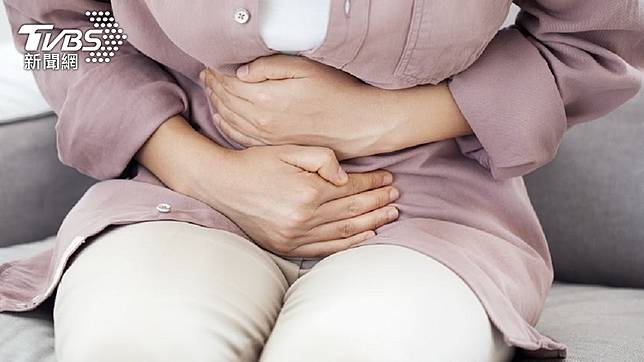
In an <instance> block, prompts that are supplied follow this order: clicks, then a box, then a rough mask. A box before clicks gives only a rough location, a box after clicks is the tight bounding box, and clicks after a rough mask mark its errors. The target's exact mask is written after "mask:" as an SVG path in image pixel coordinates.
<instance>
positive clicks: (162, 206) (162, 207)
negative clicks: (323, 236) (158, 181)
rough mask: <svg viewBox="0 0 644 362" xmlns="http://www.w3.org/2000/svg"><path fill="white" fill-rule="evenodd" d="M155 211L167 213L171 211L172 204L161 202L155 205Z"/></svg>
mask: <svg viewBox="0 0 644 362" xmlns="http://www.w3.org/2000/svg"><path fill="white" fill-rule="evenodd" d="M157 211H158V212H160V213H162V214H167V213H169V212H170V211H172V206H170V204H165V203H161V204H159V205H157Z"/></svg>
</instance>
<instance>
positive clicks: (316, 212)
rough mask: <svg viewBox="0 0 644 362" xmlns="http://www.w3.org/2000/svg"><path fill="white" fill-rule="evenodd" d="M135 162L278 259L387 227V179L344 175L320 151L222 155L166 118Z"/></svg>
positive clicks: (393, 195) (268, 149) (346, 243)
mask: <svg viewBox="0 0 644 362" xmlns="http://www.w3.org/2000/svg"><path fill="white" fill-rule="evenodd" d="M137 160H138V161H139V162H140V163H141V164H143V165H144V166H145V167H146V168H147V169H148V170H150V171H151V172H152V173H154V174H155V175H156V176H157V177H158V178H159V179H160V180H161V181H163V183H165V184H166V185H167V186H168V187H170V188H171V189H173V190H175V191H177V192H180V193H183V194H185V195H188V196H191V197H193V198H195V199H198V200H201V201H202V202H204V203H206V204H208V205H210V206H211V207H212V208H214V209H216V210H218V211H220V212H222V213H223V214H225V215H226V216H228V217H229V218H230V219H231V220H233V221H234V222H235V223H236V224H237V225H238V226H239V227H241V228H242V230H244V231H245V232H246V233H247V234H248V235H249V236H250V237H251V238H253V239H254V240H255V242H257V244H259V245H261V246H263V247H264V248H266V249H268V250H270V251H272V252H275V253H276V254H280V255H286V256H300V257H320V256H324V255H329V254H333V253H335V252H338V251H341V250H344V249H346V248H348V247H350V246H351V245H353V244H355V243H358V242H361V241H363V240H365V239H367V238H369V237H371V236H373V235H374V232H373V230H375V229H376V228H378V227H380V226H382V225H384V224H387V223H389V222H391V221H394V220H395V219H396V218H397V215H398V213H397V210H396V208H395V207H393V206H390V205H389V204H390V203H392V202H393V201H395V200H396V199H397V198H398V190H396V189H395V188H394V187H392V186H391V183H392V177H393V176H392V175H391V174H390V173H389V172H386V171H374V172H368V173H361V174H349V175H347V174H346V173H345V172H344V171H343V170H342V169H341V168H340V165H339V164H338V161H337V159H336V158H335V155H334V154H333V152H332V151H331V150H329V149H325V148H321V147H304V146H262V147H252V148H249V149H246V150H243V151H233V150H228V149H224V148H223V147H220V146H218V145H217V144H215V143H213V142H212V141H211V140H210V139H208V138H206V137H205V136H203V135H201V134H199V133H198V132H196V131H195V130H194V129H193V128H192V127H191V126H190V125H189V124H188V122H186V120H185V119H183V118H182V117H180V116H177V117H173V118H171V119H169V120H168V121H166V122H165V123H163V124H162V125H161V127H159V128H158V129H157V131H156V132H155V133H154V134H153V135H152V137H150V139H148V141H147V142H146V143H145V145H144V146H143V147H142V148H141V150H140V152H139V153H138V154H137Z"/></svg>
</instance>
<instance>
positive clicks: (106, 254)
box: [54, 221, 288, 362]
mask: <svg viewBox="0 0 644 362" xmlns="http://www.w3.org/2000/svg"><path fill="white" fill-rule="evenodd" d="M287 288H288V282H287V281H286V279H285V277H284V275H283V273H282V272H281V271H280V269H279V268H278V266H277V265H276V264H275V263H274V261H273V259H271V258H270V257H269V256H268V255H267V253H265V252H264V251H263V250H262V249H261V248H259V247H258V246H256V245H255V244H253V243H252V242H250V241H248V240H245V239H243V238H241V237H239V236H237V235H234V234H231V233H228V232H225V231H220V230H215V229H208V228H203V227H200V226H197V225H193V224H188V223H182V222H174V221H163V222H147V223H140V224H132V225H127V226H122V227H116V228H114V229H112V230H109V231H107V232H104V233H102V234H100V235H99V236H98V237H97V238H95V239H94V240H91V241H90V242H89V244H88V245H87V246H86V247H85V248H83V249H82V250H81V251H80V252H79V253H78V254H77V255H76V256H75V259H74V261H73V262H72V263H71V265H70V266H69V268H68V269H67V270H66V271H65V273H64V275H63V278H62V280H61V283H60V285H59V287H58V291H57V296H56V301H55V308H54V328H55V332H56V352H57V356H58V360H59V361H61V362H66V361H101V360H105V361H124V362H125V361H141V360H150V361H179V360H190V361H212V360H242V361H246V360H247V361H252V360H256V358H257V356H258V354H259V352H260V351H261V347H262V346H263V344H264V342H265V340H266V338H267V337H268V335H269V334H270V331H271V329H272V326H273V323H274V321H275V318H276V317H277V315H278V313H279V310H280V307H281V304H282V297H283V294H284V292H285V291H286V289H287Z"/></svg>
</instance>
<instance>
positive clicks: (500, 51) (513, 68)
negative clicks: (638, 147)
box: [448, 0, 644, 179]
mask: <svg viewBox="0 0 644 362" xmlns="http://www.w3.org/2000/svg"><path fill="white" fill-rule="evenodd" d="M515 3H516V4H517V5H518V6H519V7H520V8H521V12H520V13H519V15H518V17H517V20H516V23H515V24H514V25H512V26H510V27H507V28H505V29H502V30H501V31H499V32H498V33H497V35H496V36H495V38H494V39H493V40H492V41H491V42H490V44H488V46H487V48H486V49H485V51H484V52H483V53H482V55H481V57H480V58H479V59H477V61H476V62H475V63H474V64H473V65H472V66H471V67H470V68H468V69H467V70H465V71H463V72H461V73H459V74H457V75H455V76H454V77H452V78H451V79H450V80H449V81H448V86H449V88H450V91H451V92H452V94H453V96H454V98H455V100H456V103H457V104H458V106H459V108H460V109H461V111H462V113H463V115H464V116H465V118H466V119H467V121H468V122H469V124H470V126H471V127H472V129H473V131H474V135H472V136H467V137H461V138H458V139H457V142H458V145H459V147H460V148H461V151H462V152H463V153H464V154H465V155H467V156H468V157H471V158H473V159H475V160H477V161H478V162H479V163H480V164H481V165H483V166H484V167H486V168H488V169H490V171H491V173H492V176H493V177H494V178H495V179H503V178H509V177H515V176H521V175H524V174H527V173H529V172H531V171H533V170H535V169H537V168H538V167H540V166H542V165H544V164H546V163H548V162H549V161H551V160H552V159H553V158H554V157H555V155H556V152H557V149H558V147H559V144H560V142H561V139H562V136H563V133H564V132H565V131H566V130H567V129H568V128H569V127H571V126H573V125H575V124H578V123H581V122H586V121H590V120H593V119H596V118H598V117H600V116H602V115H604V114H607V113H609V112H610V111H612V110H613V109H615V108H617V107H618V106H620V105H621V104H623V103H624V102H626V101H627V100H628V99H629V98H631V97H633V96H634V95H635V94H637V92H638V90H639V88H640V87H641V74H642V73H641V72H640V71H639V70H638V68H640V69H641V67H644V7H643V4H640V3H639V1H638V0H515Z"/></svg>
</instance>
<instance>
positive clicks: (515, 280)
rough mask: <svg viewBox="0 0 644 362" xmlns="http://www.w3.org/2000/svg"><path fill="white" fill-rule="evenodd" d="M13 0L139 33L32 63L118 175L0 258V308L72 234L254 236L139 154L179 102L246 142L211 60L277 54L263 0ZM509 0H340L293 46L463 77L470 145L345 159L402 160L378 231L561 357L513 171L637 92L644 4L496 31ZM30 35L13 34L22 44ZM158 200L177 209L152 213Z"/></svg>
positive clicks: (530, 19) (545, 11)
mask: <svg viewBox="0 0 644 362" xmlns="http://www.w3.org/2000/svg"><path fill="white" fill-rule="evenodd" d="M5 3H6V4H7V5H8V10H9V11H8V14H9V17H10V20H11V22H12V25H13V27H14V29H15V28H16V27H17V26H19V24H22V23H26V22H41V23H47V22H53V23H54V24H55V25H56V26H57V27H58V28H65V27H83V26H85V27H87V26H88V25H89V24H88V23H87V19H86V18H85V16H84V12H85V11H86V10H87V9H96V10H101V9H102V10H113V11H114V13H115V15H116V16H117V18H118V21H119V23H120V24H121V25H122V26H123V27H124V29H125V31H126V33H127V34H128V40H129V41H130V44H129V45H128V46H126V47H123V49H122V50H121V51H119V53H118V56H117V57H116V58H114V59H113V61H112V62H110V63H109V64H108V65H106V64H102V65H100V64H92V65H88V66H85V64H84V67H83V68H82V70H80V71H78V72H69V73H64V72H37V73H36V79H37V81H38V82H39V85H40V86H41V88H42V90H43V93H44V94H45V98H46V99H47V100H48V102H49V103H50V104H51V105H52V108H54V110H56V112H57V113H58V114H59V116H60V117H59V120H58V123H57V127H56V130H57V136H58V150H59V154H60V157H61V159H62V160H63V162H65V163H66V164H68V165H70V166H73V167H75V168H77V169H78V170H80V171H81V172H83V173H85V174H87V175H90V176H92V177H96V178H99V179H103V180H105V179H109V180H106V181H103V182H100V183H98V184H96V185H95V186H94V187H92V188H91V189H90V190H89V191H88V192H87V193H86V194H85V196H84V197H83V199H82V200H81V201H80V202H79V203H78V204H77V205H76V207H75V208H74V209H73V210H72V211H71V213H70V214H69V215H68V216H67V218H66V219H65V221H64V223H63V225H62V227H61V229H60V230H59V233H58V236H57V243H56V247H55V249H53V250H51V251H48V252H45V253H42V254H40V255H38V256H36V257H34V258H31V259H29V260H21V261H14V262H12V263H6V264H3V265H2V266H0V285H2V288H0V310H15V311H18V310H22V311H25V310H29V309H32V308H34V307H36V306H37V305H39V304H40V303H42V302H43V301H44V300H46V299H47V298H48V297H49V296H50V295H51V294H52V293H53V291H54V290H55V287H56V285H57V283H58V281H59V279H60V277H61V275H62V271H63V269H64V267H65V265H66V262H67V260H68V259H69V257H70V256H72V254H73V253H74V251H75V250H76V249H77V248H78V247H80V246H81V245H82V244H83V243H84V242H86V241H87V240H88V238H90V237H92V236H94V235H97V234H98V233H100V232H101V231H102V230H104V229H105V228H106V227H108V226H110V225H118V224H129V223H135V222H139V221H149V220H163V219H172V220H178V221H185V222H190V223H194V224H199V225H202V226H206V227H211V228H217V229H222V230H227V231H231V232H233V233H236V234H238V235H240V236H245V234H244V233H243V231H242V230H240V229H239V228H238V227H236V225H235V224H234V223H233V222H232V221H231V220H229V219H227V218H226V217H225V216H224V215H222V214H221V213H219V212H217V211H216V210H214V209H212V208H210V207H209V206H208V205H205V204H202V203H200V202H198V201H196V200H194V199H191V198H189V197H185V196H183V195H180V194H178V193H175V192H173V191H171V190H169V189H167V188H165V187H164V186H163V185H162V184H161V183H160V182H159V181H158V180H157V179H156V178H155V177H154V176H153V175H151V174H150V173H149V172H147V170H145V169H144V168H142V167H138V165H136V164H133V163H132V162H131V161H132V157H133V155H134V154H135V152H136V151H137V150H138V149H139V147H140V146H141V145H142V144H143V143H144V142H145V141H146V140H147V138H148V137H149V136H150V134H151V133H152V132H153V131H154V130H155V129H156V127H158V126H159V125H160V124H161V123H162V122H164V121H165V119H167V118H168V117H169V116H171V115H174V114H176V113H181V114H182V115H183V116H185V117H186V118H188V119H190V121H191V122H192V124H193V125H194V126H195V128H196V129H198V130H199V131H200V132H201V133H202V134H204V135H205V136H207V137H209V138H210V139H211V140H213V141H214V142H216V143H218V144H220V145H222V146H223V147H228V148H233V149H240V146H239V145H236V144H234V143H233V142H230V141H229V140H227V139H225V137H223V136H222V134H221V132H219V130H218V129H217V127H216V126H215V125H214V124H213V122H212V114H211V113H212V112H211V111H213V110H212V109H210V107H209V105H208V102H207V98H206V96H205V92H204V91H203V88H202V87H201V85H200V84H199V82H198V74H199V72H200V71H201V70H202V69H203V68H204V66H210V67H212V68H215V69H217V70H219V71H221V72H225V73H227V74H232V73H233V72H234V71H235V69H236V68H237V67H238V66H239V65H240V64H243V63H246V62H248V61H251V60H253V59H256V58H257V57H259V56H265V55H270V54H275V53H276V52H275V51H272V50H270V49H268V48H267V47H266V46H265V44H263V42H261V41H259V40H260V37H259V33H258V21H257V20H258V19H257V16H255V15H256V14H258V12H257V10H258V1H240V2H239V3H236V2H225V3H224V4H223V5H222V4H221V3H218V2H199V3H197V4H195V5H194V6H189V7H186V6H185V4H181V3H177V2H152V1H148V2H131V1H123V0H119V1H116V0H114V1H112V3H111V5H112V6H111V7H110V6H109V4H106V3H103V2H94V1H89V0H84V1H79V0H74V1H72V0H64V1H59V2H57V3H56V4H52V3H50V2H42V1H36V0H29V1H27V0H5ZM510 3H511V2H510V1H509V0H487V1H483V2H476V3H470V4H468V6H467V7H464V6H463V5H462V4H460V3H459V2H447V1H446V2H425V1H412V0H404V1H401V2H399V6H397V7H393V8H392V7H391V6H390V4H388V3H384V2H375V1H374V2H372V1H368V0H363V1H358V0H355V1H352V2H351V6H350V9H349V12H347V11H346V6H345V5H346V2H345V1H344V0H332V3H331V14H330V18H329V32H328V33H327V37H326V38H325V40H324V42H323V43H322V45H321V46H320V47H317V48H316V49H314V50H313V51H305V52H300V53H298V54H299V55H301V56H305V57H308V58H310V59H313V60H316V61H320V62H322V63H325V64H328V65H330V66H334V67H337V68H340V69H342V70H344V71H346V72H348V73H351V74H353V75H354V76H356V77H357V78H360V79H362V80H363V81H365V82H367V83H369V84H372V85H375V86H379V87H382V88H389V89H398V88H405V87H411V86H415V85H419V84H433V83H437V82H439V81H443V80H448V79H450V78H451V82H450V89H451V90H452V91H453V93H454V95H455V98H456V100H457V102H458V104H459V107H461V110H462V111H463V112H464V114H465V115H466V117H467V118H468V121H470V122H471V123H472V125H473V128H474V130H475V137H470V138H468V139H467V141H468V142H467V144H465V143H463V142H462V141H463V140H459V142H458V143H456V142H455V141H451V140H450V141H444V142H438V143H434V144H429V145H423V146H419V147H414V148H410V149H407V150H401V151H399V152H394V153H391V154H385V155H377V156H370V157H365V158H359V159H354V160H349V161H347V162H344V163H343V165H344V166H345V168H346V169H347V171H349V172H364V171H369V170H373V169H377V168H386V169H389V170H391V171H392V172H393V173H394V174H395V178H396V183H395V185H396V186H397V187H398V188H399V189H400V190H401V198H400V199H399V202H397V203H396V204H395V206H397V207H398V208H399V210H400V211H401V214H400V215H401V217H400V220H399V221H397V222H395V223H392V224H389V225H386V226H385V227H383V228H380V229H379V230H377V232H378V236H377V237H376V238H373V239H371V240H370V241H369V242H368V244H399V245H403V246H407V247H409V248H412V249H416V250H418V251H421V252H422V253H425V254H427V255H430V256H432V257H434V258H435V259H437V260H438V261H440V262H441V263H443V264H444V265H446V266H447V267H449V268H450V269H452V270H453V271H455V272H456V273H457V274H458V275H459V276H461V277H462V278H463V279H464V280H465V281H466V283H467V284H468V285H469V286H470V288H471V289H472V290H474V292H475V293H476V295H477V296H478V297H479V299H480V300H481V303H482V304H483V305H484V307H485V309H486V311H487V312H488V314H489V316H490V319H491V320H492V322H493V323H494V324H495V326H496V327H498V328H499V330H501V332H502V333H503V334H504V338H505V340H506V342H508V343H510V344H512V345H515V346H518V347H521V348H523V349H525V350H531V351H536V352H537V353H538V354H539V355H540V356H542V357H547V356H559V357H561V356H563V355H564V354H565V346H564V345H562V344H561V343H558V342H557V341H555V340H552V339H550V338H548V337H547V336H545V335H543V334H541V333H539V332H538V331H537V330H536V329H535V328H534V325H535V324H536V322H537V320H538V317H539V314H540V312H541V308H542V307H543V303H544V301H545V298H546V295H547V291H548V289H549V287H550V283H551V281H552V265H551V260H550V255H549V252H548V246H547V244H546V240H545V236H544V235H543V232H542V230H541V227H540V225H539V222H538V220H537V218H536V215H535V213H534V210H533V209H532V207H531V204H530V201H529V199H528V196H527V192H526V190H525V186H524V184H523V180H522V179H521V178H519V177H511V176H519V175H523V174H525V173H526V172H529V171H530V170H533V169H534V168H536V167H538V166H540V165H542V164H543V163H545V162H547V161H548V160H550V159H551V158H552V156H553V154H554V152H555V151H556V148H557V147H558V144H559V141H560V138H561V134H562V133H563V130H565V128H566V126H567V125H569V124H574V123H580V122H582V121H588V120H590V119H593V118H596V116H598V115H601V114H605V113H607V112H609V111H611V110H613V109H614V108H615V107H617V106H618V105H620V104H621V103H623V102H624V101H625V100H626V99H628V98H629V97H631V96H633V95H634V94H635V93H636V92H637V90H638V88H639V86H640V83H639V79H638V78H637V76H636V75H635V72H634V66H640V65H641V64H642V62H643V61H644V59H643V58H644V56H643V54H644V53H643V52H642V51H641V49H642V45H644V42H642V41H641V39H642V37H643V36H644V31H643V29H642V24H643V21H642V13H641V11H640V9H641V6H640V3H639V2H638V1H634V0H632V1H617V0H614V1H611V2H606V1H604V0H593V1H588V0H568V1H552V0H538V1H517V3H518V4H519V5H520V6H521V7H522V10H523V12H522V14H520V15H519V18H518V22H517V25H516V27H514V28H511V29H507V30H504V31H501V32H498V33H497V30H498V28H499V26H500V25H501V24H502V23H503V21H504V19H505V17H506V15H507V11H508V8H509V6H510ZM240 7H243V8H245V9H246V10H247V11H249V13H250V14H251V16H250V21H248V22H246V23H244V24H240V23H238V22H237V21H235V17H234V15H235V12H236V11H237V10H238V9H239V8H240ZM61 9H64V10H65V11H61ZM463 9H467V11H463ZM186 22H189V23H190V24H191V25H192V26H191V27H190V31H186V27H185V23H186ZM464 24H468V25H469V26H464ZM393 25H397V26H393ZM398 25H399V26H398ZM232 33H234V34H235V37H234V41H230V39H232V38H231V37H230V36H229V34H232ZM552 37H554V39H553V38H552ZM23 43H24V37H20V36H17V37H16V45H17V46H18V47H19V48H20V46H21V45H22V44H23ZM597 59H601V61H597ZM502 70H503V71H505V72H509V73H506V74H511V75H512V79H511V80H510V79H509V77H505V78H504V77H502V75H503V74H502ZM490 76H492V78H490ZM459 84H460V86H459ZM588 90H590V91H591V92H590V93H589V92H588ZM104 94H109V95H110V96H109V97H105V96H104ZM535 104H537V106H535ZM215 111H216V110H215ZM492 111H494V112H492ZM568 115H569V116H568ZM115 150H117V151H115ZM464 154H465V155H466V156H469V157H464V156H463V155H464ZM128 166H132V167H128ZM119 176H121V179H117V180H113V179H112V178H114V177H119ZM129 178H132V179H129ZM161 202H163V203H169V204H171V205H172V210H173V212H171V213H159V212H157V211H156V205H157V204H159V203H161Z"/></svg>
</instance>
